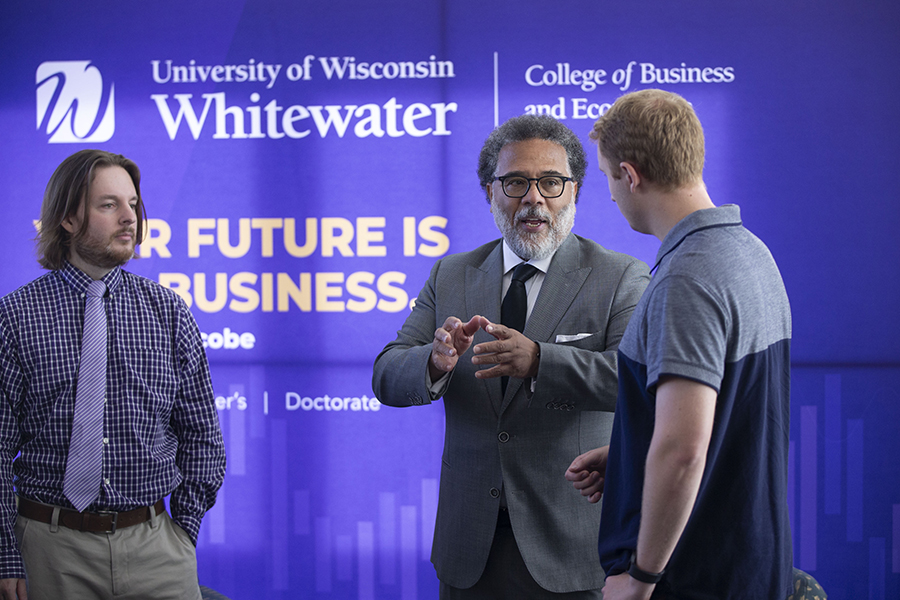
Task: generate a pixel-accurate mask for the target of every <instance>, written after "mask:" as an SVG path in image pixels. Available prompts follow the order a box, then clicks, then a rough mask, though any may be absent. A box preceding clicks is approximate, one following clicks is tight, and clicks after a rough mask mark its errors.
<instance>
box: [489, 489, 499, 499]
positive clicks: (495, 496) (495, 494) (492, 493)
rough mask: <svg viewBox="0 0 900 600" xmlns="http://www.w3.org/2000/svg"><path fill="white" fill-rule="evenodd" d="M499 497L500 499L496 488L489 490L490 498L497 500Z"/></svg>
mask: <svg viewBox="0 0 900 600" xmlns="http://www.w3.org/2000/svg"><path fill="white" fill-rule="evenodd" d="M499 497H500V490H498V489H497V488H491V498H499Z"/></svg>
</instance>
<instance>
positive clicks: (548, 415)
mask: <svg viewBox="0 0 900 600" xmlns="http://www.w3.org/2000/svg"><path fill="white" fill-rule="evenodd" d="M502 277H503V247H502V244H501V243H500V240H495V241H493V242H491V243H489V244H485V245H484V246H481V247H480V248H477V249H476V250H473V251H472V252H466V253H464V254H455V255H451V256H448V257H446V258H443V259H441V260H439V261H438V262H437V263H436V264H435V265H434V267H433V269H432V271H431V276H430V277H429V279H428V282H427V283H426V284H425V287H424V288H423V289H422V291H421V292H420V294H419V296H418V298H417V299H416V304H415V308H414V309H413V311H412V313H410V315H409V317H408V318H407V319H406V322H405V323H404V324H403V328H402V329H401V330H400V331H399V332H398V334H397V339H396V340H394V341H393V342H391V343H389V344H388V345H387V346H386V347H385V348H384V350H382V352H381V354H379V356H378V358H377V359H376V360H375V368H374V373H373V378H372V387H373V389H374V391H375V395H376V396H377V397H378V399H379V400H380V401H381V402H382V403H384V404H388V405H391V406H412V405H422V404H430V403H431V402H432V398H431V394H430V392H429V390H428V387H427V385H426V380H427V368H428V357H429V355H430V353H431V343H432V340H433V339H434V332H435V330H436V329H437V328H438V327H440V326H441V325H442V324H443V323H444V320H445V319H446V318H447V317H449V316H455V317H458V318H460V319H462V320H463V321H467V320H468V319H469V318H471V317H472V316H473V315H476V314H480V315H483V316H485V317H487V318H488V319H490V320H491V321H492V322H495V323H499V322H500V304H501V298H500V294H501V282H502ZM648 281H649V273H648V270H647V265H645V264H644V263H643V262H641V261H639V260H637V259H635V258H632V257H630V256H627V255H624V254H619V253H616V252H612V251H609V250H606V249H604V248H602V247H601V246H599V245H598V244H596V243H594V242H592V241H590V240H587V239H584V238H581V237H579V236H576V235H574V234H570V235H569V237H568V238H566V240H565V241H564V242H563V244H562V245H561V246H560V248H559V249H558V250H557V252H556V254H555V255H554V257H553V260H552V261H551V263H550V267H549V268H548V270H547V275H546V277H545V279H544V282H543V285H542V287H541V292H540V295H539V296H538V298H537V301H536V303H535V305H534V308H533V310H532V314H531V317H530V318H529V319H528V323H527V324H526V326H525V331H524V332H523V333H524V334H525V335H526V336H527V337H529V338H531V339H532V340H534V341H536V342H538V344H539V345H540V351H541V358H540V365H539V371H538V375H537V379H536V386H535V390H534V393H533V394H532V393H531V391H530V389H528V388H529V386H527V385H525V386H523V380H522V379H516V378H510V380H509V385H508V387H507V390H506V394H505V396H504V395H501V391H500V378H493V379H486V380H479V379H476V378H475V376H474V373H475V371H476V367H475V365H473V364H472V363H471V357H472V350H471V348H470V349H469V350H468V351H467V352H466V353H465V354H464V355H463V356H461V357H460V359H459V362H458V363H457V366H456V369H455V370H454V372H453V374H452V376H451V380H450V383H449V386H448V387H447V389H446V391H445V393H444V396H443V399H444V410H445V412H446V431H445V436H444V453H443V459H442V463H443V464H442V465H441V484H440V498H439V502H438V512H437V522H436V523H435V534H434V545H433V548H432V556H431V559H432V562H433V563H434V566H435V568H436V570H437V575H438V578H439V579H440V580H441V581H443V582H444V583H447V584H449V585H451V586H453V587H457V588H468V587H471V586H472V585H474V584H475V583H476V582H477V581H478V579H479V578H480V577H481V574H482V571H483V570H484V566H485V563H486V561H487V557H488V552H489V551H490V548H491V541H492V540H493V537H494V529H495V526H496V523H497V512H498V510H499V506H500V490H501V488H503V490H504V492H505V496H506V501H507V504H508V507H509V517H510V521H511V523H512V527H513V533H514V535H515V538H516V542H517V543H518V546H519V549H520V551H521V553H522V557H523V558H524V560H525V564H526V565H527V566H528V570H529V572H530V573H531V574H532V576H533V577H534V578H535V580H536V581H537V582H538V583H539V584H540V585H541V586H542V587H544V588H546V589H548V590H550V591H553V592H570V591H576V590H585V589H594V588H599V587H600V586H601V585H602V584H603V571H602V570H601V568H600V561H599V559H598V557H597V531H598V529H599V523H600V506H599V505H592V504H589V503H588V502H587V501H586V500H585V499H584V498H582V497H581V495H580V494H579V493H578V492H577V491H575V490H574V489H573V488H572V486H571V484H570V483H569V482H567V481H566V479H565V478H564V473H565V470H566V468H567V467H568V466H569V464H570V463H571V461H572V459H574V458H575V457H576V456H577V455H579V454H581V453H583V452H586V451H587V450H590V449H592V448H596V447H598V446H603V445H605V444H607V443H608V442H609V436H610V431H611V428H612V421H613V410H614V409H615V405H616V395H617V387H618V385H617V379H616V366H617V364H616V363H617V360H616V348H617V347H618V345H619V340H621V338H622V334H623V333H624V332H625V326H626V325H627V324H628V319H629V318H630V317H631V313H632V312H633V310H634V307H635V305H636V304H637V301H638V299H639V298H640V296H641V293H642V292H643V291H644V288H645V287H646V286H647V283H648ZM582 333H590V334H591V335H589V336H587V337H583V338H581V339H578V340H577V341H573V342H569V343H556V340H557V336H558V335H577V334H582ZM493 339H494V338H493V337H491V336H490V335H489V334H488V333H486V332H485V331H483V330H479V331H478V333H477V334H476V335H475V340H474V342H473V344H472V345H473V346H475V345H476V344H479V343H482V342H487V341H491V340H493Z"/></svg>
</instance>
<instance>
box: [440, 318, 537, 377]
mask: <svg viewBox="0 0 900 600" xmlns="http://www.w3.org/2000/svg"><path fill="white" fill-rule="evenodd" d="M479 329H484V330H485V331H486V332H488V333H489V334H491V335H492V336H494V338H496V341H493V342H484V343H482V344H478V345H477V346H475V348H473V349H472V351H473V352H474V353H475V356H473V357H472V364H474V365H493V366H491V367H489V368H486V369H481V370H480V371H476V373H475V377H477V378H479V379H488V378H491V377H501V376H508V377H519V378H522V379H524V378H526V377H534V376H536V375H537V370H538V345H537V344H536V343H535V342H533V341H532V340H530V339H528V338H527V337H525V336H524V335H522V334H521V333H519V332H518V331H516V330H515V329H510V328H509V327H504V326H503V325H500V324H498V323H491V322H490V321H489V320H487V319H486V318H484V317H482V316H480V315H475V316H474V317H472V318H471V319H470V320H469V322H468V323H463V322H462V321H460V320H459V319H457V318H456V317H447V320H446V321H444V324H443V325H442V326H441V327H439V328H438V329H437V330H435V332H434V341H433V342H432V344H431V359H430V360H429V361H428V370H429V372H430V373H431V378H432V379H438V378H439V377H440V376H441V375H443V374H444V373H449V372H450V371H452V370H453V369H455V368H456V363H457V361H458V360H459V357H460V356H461V355H462V354H463V353H465V352H466V350H468V349H469V347H470V346H471V345H472V340H473V339H474V337H475V332H476V331H478V330H479Z"/></svg>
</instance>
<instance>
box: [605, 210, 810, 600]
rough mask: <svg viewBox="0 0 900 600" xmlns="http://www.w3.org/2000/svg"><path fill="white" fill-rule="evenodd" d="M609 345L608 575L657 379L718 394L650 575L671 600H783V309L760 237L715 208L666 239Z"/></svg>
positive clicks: (786, 422) (621, 539)
mask: <svg viewBox="0 0 900 600" xmlns="http://www.w3.org/2000/svg"><path fill="white" fill-rule="evenodd" d="M656 269H657V271H656V273H655V275H654V277H653V279H652V281H651V282H650V285H649V287H648V288H647V290H646V292H645V293H644V295H643V297H642V298H641V300H640V302H639V303H638V305H637V308H636V309H635V312H634V315H633V316H632V318H631V322H630V323H629V325H628V328H627V329H626V331H625V336H624V338H623V339H622V342H621V344H620V345H619V397H618V401H617V405H616V417H615V422H614V424H613V433H612V440H611V445H610V453H609V464H608V466H607V474H606V491H605V494H604V499H603V508H602V517H601V521H600V541H599V551H600V562H601V564H602V565H603V568H604V570H605V571H606V573H607V575H615V574H617V573H620V572H622V571H625V570H627V568H628V563H629V560H630V558H631V553H632V552H633V551H634V549H635V547H636V546H637V536H638V529H639V526H640V512H641V498H642V491H643V485H644V465H645V463H646V460H647V452H648V449H649V447H650V439H651V437H652V435H653V425H654V416H655V410H656V386H657V383H658V382H659V378H660V377H661V376H663V375H672V376H676V377H683V378H686V379H691V380H694V381H698V382H700V383H703V384H705V385H708V386H710V387H712V388H714V389H715V390H716V391H717V392H718V398H717V400H716V411H715V423H714V425H713V431H712V439H711V441H710V446H709V451H708V455H707V461H706V467H705V470H704V473H703V478H702V481H701V484H700V491H699V495H698V497H697V501H696V503H695V505H694V510H693V512H692V513H691V517H690V519H689V520H688V523H687V526H686V527H685V530H684V533H683V534H682V537H681V539H680V541H679V542H678V545H677V546H676V548H675V551H674V553H673V554H672V557H671V559H670V561H669V564H668V565H667V567H666V574H665V576H664V579H663V581H662V582H660V584H658V585H657V592H656V594H657V595H658V594H662V593H665V594H667V597H671V598H677V599H689V598H690V599H709V600H712V599H716V600H720V599H723V598H728V599H730V600H734V599H739V598H746V599H748V600H751V599H752V600H758V599H760V598H786V597H787V596H788V594H789V593H790V591H791V590H790V587H791V579H792V550H791V537H790V525H789V522H788V506H787V472H788V471H787V465H788V444H789V433H790V431H789V430H790V339H791V314H790V306H789V304H788V298H787V294H786V292H785V289H784V284H783V282H782V279H781V274H780V273H779V271H778V267H777V266H776V265H775V261H774V260H773V258H772V255H771V254H770V253H769V250H768V249H767V248H766V246H765V245H764V244H763V243H762V242H761V241H760V240H759V239H758V238H757V237H756V236H754V235H753V234H752V233H750V232H749V231H748V230H747V229H745V228H744V227H743V225H742V224H741V218H740V210H739V208H738V207H737V206H734V205H725V206H722V207H719V208H711V209H706V210H701V211H697V212H694V213H692V214H690V215H688V216H687V217H685V218H684V219H682V220H681V221H680V222H679V223H678V224H677V225H676V226H675V227H674V228H673V229H672V230H671V231H670V232H669V234H668V235H667V236H666V238H665V239H664V240H663V243H662V246H661V247H660V250H659V254H658V255H657V266H656Z"/></svg>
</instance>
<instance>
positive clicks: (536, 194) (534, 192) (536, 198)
mask: <svg viewBox="0 0 900 600" xmlns="http://www.w3.org/2000/svg"><path fill="white" fill-rule="evenodd" d="M529 183H530V184H531V185H529V186H528V191H527V192H526V193H525V195H524V196H522V199H521V203H522V204H526V205H535V204H544V201H545V198H544V197H543V196H542V195H541V192H540V190H538V182H537V181H530V182H529Z"/></svg>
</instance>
